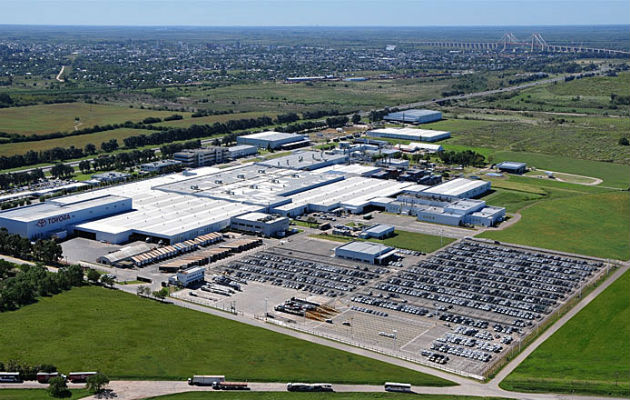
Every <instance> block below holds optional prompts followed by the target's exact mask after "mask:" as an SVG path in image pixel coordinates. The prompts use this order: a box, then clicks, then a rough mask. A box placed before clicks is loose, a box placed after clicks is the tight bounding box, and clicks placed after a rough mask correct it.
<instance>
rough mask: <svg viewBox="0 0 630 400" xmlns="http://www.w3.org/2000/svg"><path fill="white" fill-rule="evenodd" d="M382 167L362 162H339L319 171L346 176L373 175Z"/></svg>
mask: <svg viewBox="0 0 630 400" xmlns="http://www.w3.org/2000/svg"><path fill="white" fill-rule="evenodd" d="M380 170H381V169H380V168H379V167H375V166H372V165H361V164H337V165H332V166H330V167H324V168H322V169H319V170H318V171H317V172H320V173H323V174H339V175H345V176H372V175H373V174H375V173H377V172H378V171H380Z"/></svg>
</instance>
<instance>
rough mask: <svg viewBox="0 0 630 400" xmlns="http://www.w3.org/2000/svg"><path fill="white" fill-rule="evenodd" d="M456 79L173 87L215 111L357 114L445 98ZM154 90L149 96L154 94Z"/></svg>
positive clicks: (172, 92)
mask: <svg viewBox="0 0 630 400" xmlns="http://www.w3.org/2000/svg"><path fill="white" fill-rule="evenodd" d="M455 81H456V80H455V79H454V78H423V79H396V80H370V81H365V82H307V83H292V84H286V83H283V82H269V81H266V82H259V83H248V84H235V85H229V86H223V87H217V88H213V87H210V86H199V87H173V88H170V89H169V90H168V92H169V94H170V95H171V96H172V97H186V98H191V99H201V98H203V99H208V103H209V104H211V105H210V107H211V108H212V109H213V110H235V111H238V112H249V111H259V110H269V111H276V112H287V111H294V112H300V111H304V110H315V109H330V108H336V109H338V110H340V111H353V110H358V109H365V108H367V107H385V106H393V105H396V104H404V103H410V102H414V101H421V100H429V99H431V98H435V97H441V92H442V91H443V90H446V89H449V88H450V86H451V84H452V83H453V82H455ZM153 91H154V90H153V89H150V90H147V92H149V93H151V92H153Z"/></svg>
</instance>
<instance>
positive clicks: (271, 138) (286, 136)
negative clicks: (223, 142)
mask: <svg viewBox="0 0 630 400" xmlns="http://www.w3.org/2000/svg"><path fill="white" fill-rule="evenodd" d="M306 140H308V137H306V136H304V135H297V134H295V133H284V132H274V131H266V132H260V133H253V134H251V135H243V136H238V137H237V138H236V142H237V143H238V144H248V145H252V146H256V147H258V148H260V149H267V148H269V149H279V148H280V147H281V146H282V145H285V144H290V143H295V142H304V141H306Z"/></svg>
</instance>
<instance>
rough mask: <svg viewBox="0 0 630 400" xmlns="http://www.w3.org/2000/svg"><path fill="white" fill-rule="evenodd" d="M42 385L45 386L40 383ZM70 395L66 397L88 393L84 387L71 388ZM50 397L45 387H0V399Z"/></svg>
mask: <svg viewBox="0 0 630 400" xmlns="http://www.w3.org/2000/svg"><path fill="white" fill-rule="evenodd" d="M42 387H47V386H46V385H42ZM70 392H71V393H72V395H71V397H65V398H66V399H80V398H83V397H87V396H89V395H90V394H89V393H88V391H87V390H85V389H72V390H70ZM50 399H52V397H50V395H49V394H48V391H47V390H46V389H0V400H50Z"/></svg>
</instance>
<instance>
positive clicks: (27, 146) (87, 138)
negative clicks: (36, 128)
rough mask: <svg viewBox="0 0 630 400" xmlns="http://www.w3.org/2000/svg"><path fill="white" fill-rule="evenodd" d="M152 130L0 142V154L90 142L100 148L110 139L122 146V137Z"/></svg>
mask: <svg viewBox="0 0 630 400" xmlns="http://www.w3.org/2000/svg"><path fill="white" fill-rule="evenodd" d="M151 132H152V131H149V130H146V129H131V128H119V129H114V130H111V131H104V132H97V133H90V134H86V135H77V136H66V137H62V138H58V139H49V140H37V141H35V142H25V143H4V144H0V156H12V155H15V154H24V153H26V152H27V151H29V150H34V151H42V150H50V149H54V148H55V147H63V148H68V147H70V146H74V147H76V148H79V149H82V148H84V147H85V145H86V144H88V143H92V144H93V145H95V146H96V148H97V149H100V146H101V143H103V142H106V141H108V140H110V139H116V140H118V145H119V146H120V147H123V145H124V144H123V139H124V138H127V137H129V136H136V135H142V134H149V133H151Z"/></svg>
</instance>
